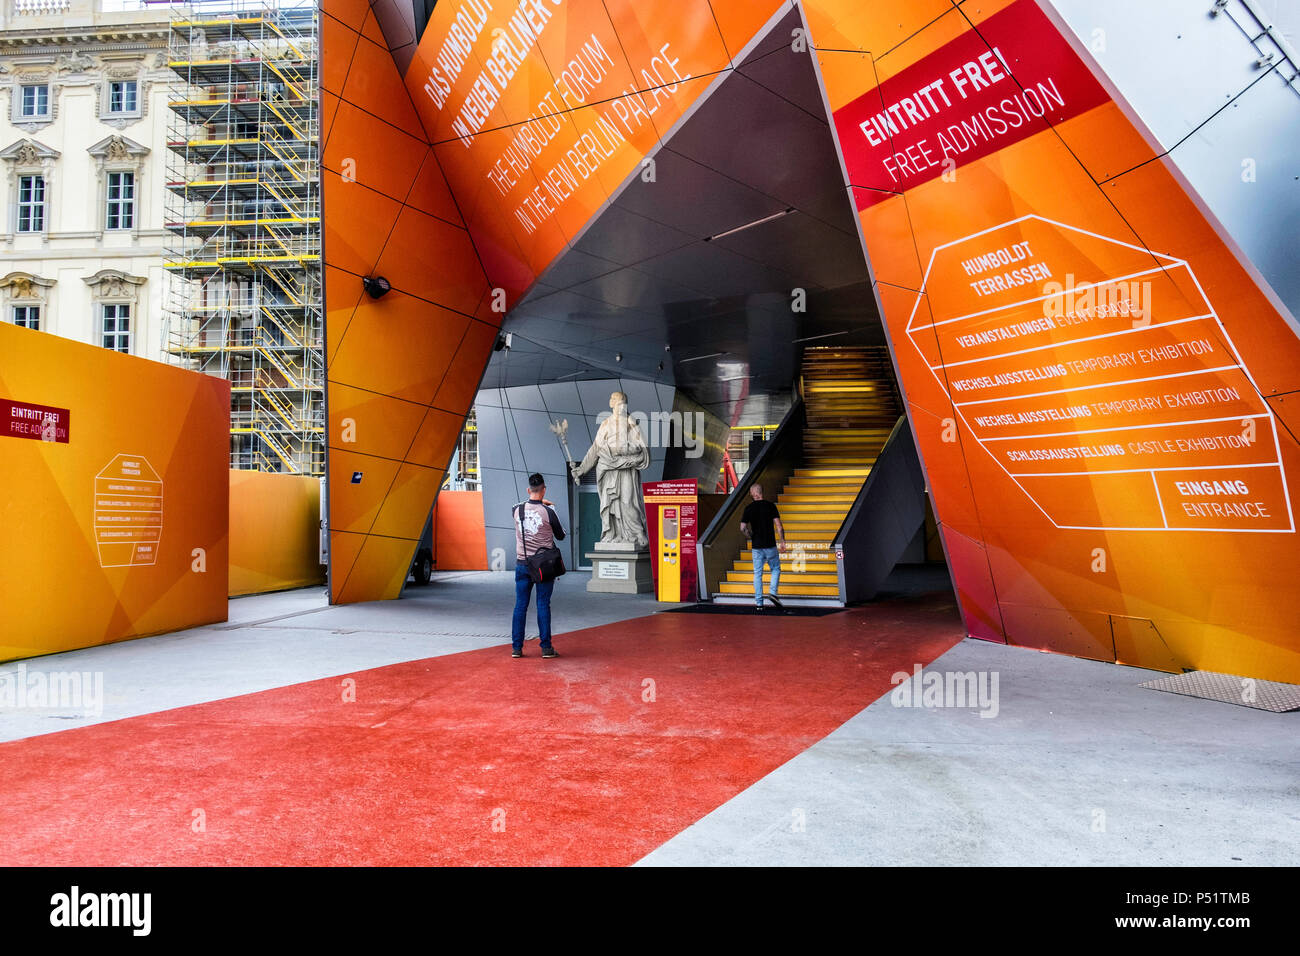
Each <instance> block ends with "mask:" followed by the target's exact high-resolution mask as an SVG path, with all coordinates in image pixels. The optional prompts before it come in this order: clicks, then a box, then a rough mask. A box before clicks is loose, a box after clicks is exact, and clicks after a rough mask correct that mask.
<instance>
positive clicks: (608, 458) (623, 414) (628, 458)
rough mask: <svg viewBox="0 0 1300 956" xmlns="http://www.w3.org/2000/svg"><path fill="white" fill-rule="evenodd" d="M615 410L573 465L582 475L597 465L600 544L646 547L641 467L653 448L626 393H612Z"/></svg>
mask: <svg viewBox="0 0 1300 956" xmlns="http://www.w3.org/2000/svg"><path fill="white" fill-rule="evenodd" d="M609 407H610V409H611V410H612V411H613V414H612V415H610V416H609V418H607V419H605V420H604V421H603V422H601V423H600V430H599V431H597V432H596V440H595V441H594V442H592V443H591V448H590V449H588V451H587V454H586V456H585V457H584V458H583V459H582V461H581V462H579V463H577V464H574V465H571V468H572V469H573V477H574V478H580V477H581V476H582V475H584V474H586V473H587V472H588V471H590V470H591V466H592V465H595V466H596V490H597V491H598V492H599V493H600V529H601V535H600V542H599V543H598V544H597V545H596V547H597V548H604V549H607V550H608V549H617V548H624V549H627V550H632V551H643V550H645V548H646V547H647V546H648V545H649V538H648V536H647V535H646V530H645V509H644V506H643V505H642V503H641V475H640V472H641V469H642V468H647V467H649V465H650V449H649V448H648V447H646V443H645V438H644V437H643V436H642V435H641V429H640V428H639V427H637V423H636V422H635V421H633V420H631V419H630V418H628V414H627V396H626V395H624V394H623V393H622V392H615V393H614V394H613V395H611V396H610V397H609Z"/></svg>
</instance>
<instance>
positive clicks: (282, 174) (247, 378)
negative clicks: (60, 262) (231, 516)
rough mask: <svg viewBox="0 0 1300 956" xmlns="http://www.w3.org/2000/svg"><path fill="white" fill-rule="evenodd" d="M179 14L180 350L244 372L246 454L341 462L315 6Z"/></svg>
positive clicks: (243, 464)
mask: <svg viewBox="0 0 1300 956" xmlns="http://www.w3.org/2000/svg"><path fill="white" fill-rule="evenodd" d="M204 7H205V4H204V3H202V2H200V3H193V4H191V5H189V6H188V7H186V8H184V9H183V11H177V14H176V17H175V19H173V21H172V25H171V43H170V50H169V63H168V66H169V67H170V68H171V70H172V71H173V73H174V74H175V79H174V86H173V90H172V95H171V97H170V100H171V102H170V103H169V106H170V108H171V123H170V128H169V131H168V137H167V138H168V143H167V145H168V149H169V151H170V152H169V156H168V172H167V194H168V195H167V213H166V219H167V221H166V228H167V230H168V231H169V233H170V234H171V237H172V238H171V240H170V242H169V251H168V255H167V269H168V271H169V273H170V274H171V276H172V282H171V283H170V286H171V290H170V300H169V302H168V309H167V312H168V330H167V339H168V342H167V349H168V351H169V352H170V353H171V355H172V356H173V357H174V360H175V361H176V362H177V363H178V364H181V365H184V366H185V367H187V368H191V369H194V370H196V371H200V372H204V373H207V374H209V375H219V376H221V377H223V378H227V379H229V380H230V395H231V398H230V433H231V466H232V467H234V468H245V469H255V470H259V471H282V472H293V473H298V474H308V475H321V474H323V473H324V470H325V450H324V436H325V420H324V419H325V415H324V380H325V371H324V370H325V361H324V321H323V313H322V308H321V261H320V249H321V239H320V235H321V233H320V167H319V162H320V159H319V141H320V118H319V113H318V107H317V98H318V93H317V89H318V62H319V60H318V51H319V44H318V36H319V27H318V14H317V10H316V5H315V3H307V4H301V5H296V6H294V5H286V4H283V3H281V4H275V3H252V2H245V0H236V2H231V0H218V3H217V4H216V5H213V6H211V7H209V9H208V11H207V12H205V10H204Z"/></svg>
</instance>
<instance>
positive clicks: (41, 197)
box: [18, 176, 45, 232]
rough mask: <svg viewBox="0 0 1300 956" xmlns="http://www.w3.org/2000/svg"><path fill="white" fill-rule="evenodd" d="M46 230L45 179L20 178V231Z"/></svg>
mask: <svg viewBox="0 0 1300 956" xmlns="http://www.w3.org/2000/svg"><path fill="white" fill-rule="evenodd" d="M44 230H45V177H44V176H20V177H18V231H19V232H43V231H44Z"/></svg>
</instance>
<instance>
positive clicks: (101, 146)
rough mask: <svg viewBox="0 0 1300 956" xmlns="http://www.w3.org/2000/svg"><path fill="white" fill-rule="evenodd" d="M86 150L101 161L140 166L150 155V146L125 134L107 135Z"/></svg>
mask: <svg viewBox="0 0 1300 956" xmlns="http://www.w3.org/2000/svg"><path fill="white" fill-rule="evenodd" d="M86 152H88V153H89V154H90V155H91V156H94V157H95V158H96V159H98V160H99V161H100V162H101V163H102V162H109V163H129V164H131V165H134V166H139V165H140V163H142V162H143V161H144V158H145V157H146V156H148V155H149V147H148V146H142V145H140V144H139V143H137V142H136V141H135V140H133V139H128V138H127V137H125V136H120V135H115V136H105V137H104V138H103V139H101V140H100V141H99V142H98V143H96V144H95V145H94V146H91V147H88V148H87V149H86Z"/></svg>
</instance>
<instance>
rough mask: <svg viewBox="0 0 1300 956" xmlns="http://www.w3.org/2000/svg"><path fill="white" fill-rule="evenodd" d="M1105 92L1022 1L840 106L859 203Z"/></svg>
mask: <svg viewBox="0 0 1300 956" xmlns="http://www.w3.org/2000/svg"><path fill="white" fill-rule="evenodd" d="M1107 100H1108V97H1107V95H1106V91H1105V90H1103V89H1102V88H1101V85H1100V84H1099V83H1098V82H1097V81H1096V80H1095V79H1094V78H1093V76H1092V74H1091V73H1090V72H1089V71H1088V68H1087V67H1086V66H1085V65H1084V64H1083V63H1082V61H1080V59H1079V57H1078V56H1076V55H1075V53H1074V51H1073V50H1072V49H1071V48H1070V45H1069V44H1068V43H1067V42H1066V41H1065V39H1064V38H1063V37H1062V36H1061V34H1060V32H1059V31H1058V30H1057V29H1056V28H1055V27H1054V26H1052V24H1051V23H1050V22H1048V20H1047V18H1046V17H1045V16H1044V15H1043V13H1042V11H1041V10H1039V9H1038V7H1037V6H1036V5H1035V4H1034V3H1033V2H1032V0H1020V2H1019V3H1013V4H1012V5H1011V6H1009V7H1007V8H1006V9H1005V10H1003V11H1001V12H1000V13H996V14H994V15H993V16H991V17H989V18H988V19H987V20H986V21H984V22H983V23H981V24H980V26H979V29H978V30H968V31H966V32H965V33H963V34H962V35H961V36H959V37H958V38H957V39H955V40H953V41H952V42H950V43H948V44H946V45H945V46H943V47H941V48H940V49H938V50H936V51H935V52H934V53H933V54H931V55H930V56H927V57H925V58H924V59H923V60H921V61H920V62H919V63H917V64H915V65H913V66H910V67H908V68H907V69H905V70H903V71H901V72H900V73H898V74H896V75H895V76H893V77H890V78H889V79H888V80H886V81H885V82H884V83H881V84H880V85H879V86H878V87H876V88H875V89H872V90H869V91H868V92H866V93H864V94H862V95H861V96H859V97H858V98H857V99H856V100H854V101H853V102H851V103H849V104H848V105H847V106H845V107H843V108H842V109H840V110H838V111H837V112H836V113H835V128H836V131H837V132H838V133H839V138H840V144H841V146H842V147H843V151H844V161H845V163H847V165H848V170H849V182H850V183H852V184H853V185H854V186H858V187H863V188H859V189H855V190H854V193H855V194H856V197H857V204H858V208H859V209H865V208H867V207H868V206H870V205H872V204H873V203H876V202H880V201H881V200H884V199H888V198H889V196H890V195H892V194H893V193H900V192H903V191H904V190H907V189H910V188H912V187H913V186H919V185H920V184H921V183H924V182H928V181H929V180H932V179H937V178H939V177H940V176H943V175H945V174H948V175H951V174H952V173H953V172H955V170H956V169H957V167H959V166H963V165H965V164H966V163H969V162H971V161H972V160H976V159H979V158H981V157H983V156H988V155H990V154H991V153H995V152H997V151H998V150H1000V149H1004V148H1006V147H1007V146H1010V145H1011V144H1012V143H1015V142H1017V141H1019V140H1022V139H1024V138H1025V137H1027V136H1031V135H1033V134H1034V133H1038V132H1042V131H1043V130H1046V129H1048V128H1049V124H1052V123H1059V122H1061V121H1062V120H1066V119H1069V118H1070V117H1072V116H1078V115H1079V114H1080V113H1083V112H1085V111H1086V110H1089V109H1091V108H1093V107H1094V106H1099V105H1100V104H1102V103H1105V102H1107Z"/></svg>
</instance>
